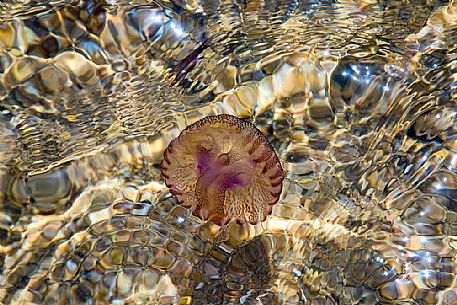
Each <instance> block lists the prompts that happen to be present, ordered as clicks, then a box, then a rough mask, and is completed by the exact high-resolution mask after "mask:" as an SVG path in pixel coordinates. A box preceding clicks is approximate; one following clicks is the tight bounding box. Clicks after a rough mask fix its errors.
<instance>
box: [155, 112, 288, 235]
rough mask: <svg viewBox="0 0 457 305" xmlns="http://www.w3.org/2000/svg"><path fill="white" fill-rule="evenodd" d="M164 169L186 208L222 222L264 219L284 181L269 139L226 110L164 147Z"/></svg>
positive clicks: (201, 217) (186, 131) (173, 190)
mask: <svg viewBox="0 0 457 305" xmlns="http://www.w3.org/2000/svg"><path fill="white" fill-rule="evenodd" d="M161 171H162V175H163V177H164V178H165V184H166V185H167V187H168V188H169V190H170V193H172V194H173V195H175V196H176V197H177V198H178V200H179V203H180V204H181V205H182V206H184V207H186V208H190V209H191V210H192V214H193V215H195V216H197V217H199V218H200V219H202V220H209V221H212V222H213V223H215V224H216V225H219V226H225V225H226V224H228V223H230V222H236V223H238V224H243V223H250V224H257V223H259V222H262V221H264V220H265V219H266V217H267V216H268V215H269V214H271V211H272V208H273V206H274V205H275V204H276V203H277V202H278V200H279V196H280V195H281V191H282V182H283V179H284V173H283V169H282V167H281V163H280V161H279V159H278V156H277V155H276V153H275V151H274V149H273V147H272V146H271V144H270V143H269V142H268V139H267V138H266V137H265V136H264V135H263V134H262V133H261V132H260V131H259V130H258V129H257V128H256V127H255V126H254V125H253V124H251V123H249V122H247V121H244V120H242V119H239V118H237V117H235V116H232V115H227V114H221V115H216V116H208V117H205V118H203V119H201V120H199V121H197V122H195V123H193V124H191V125H189V126H187V128H185V129H184V130H183V131H182V132H181V134H180V135H179V136H178V137H177V138H176V139H174V140H173V141H171V142H170V144H169V145H168V147H167V148H166V149H165V152H164V160H163V161H162V163H161Z"/></svg>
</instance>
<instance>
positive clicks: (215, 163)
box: [197, 147, 245, 190]
mask: <svg viewBox="0 0 457 305" xmlns="http://www.w3.org/2000/svg"><path fill="white" fill-rule="evenodd" d="M197 172H198V176H199V177H201V178H202V179H201V180H200V181H201V183H203V184H204V185H206V186H209V185H214V186H217V187H218V188H219V189H221V190H226V189H229V190H234V189H235V188H236V187H243V186H245V181H244V180H243V179H242V178H241V177H240V173H238V172H237V171H236V169H235V166H234V165H233V164H230V160H229V159H228V156H227V155H226V154H221V155H216V154H215V153H212V152H211V151H210V150H207V149H204V148H202V147H198V149H197Z"/></svg>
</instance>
